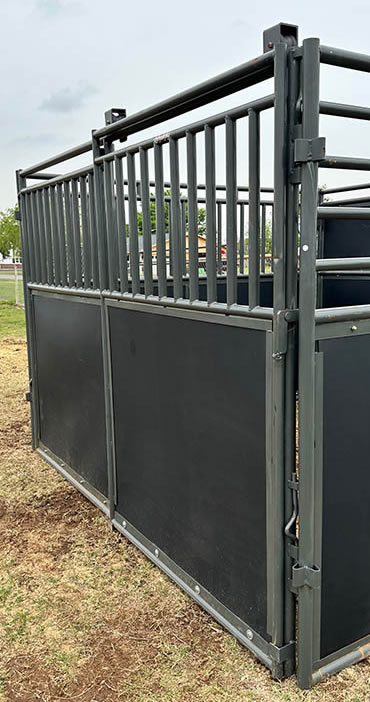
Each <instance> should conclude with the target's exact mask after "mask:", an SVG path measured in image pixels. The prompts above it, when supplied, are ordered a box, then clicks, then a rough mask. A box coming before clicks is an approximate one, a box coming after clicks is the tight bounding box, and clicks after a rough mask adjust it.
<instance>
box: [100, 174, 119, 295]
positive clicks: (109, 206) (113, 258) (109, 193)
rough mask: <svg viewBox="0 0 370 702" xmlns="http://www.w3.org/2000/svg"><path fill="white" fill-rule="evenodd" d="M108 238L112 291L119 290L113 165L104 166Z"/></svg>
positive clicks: (109, 278)
mask: <svg viewBox="0 0 370 702" xmlns="http://www.w3.org/2000/svg"><path fill="white" fill-rule="evenodd" d="M103 179H104V201H105V222H106V238H107V247H108V281H109V289H110V290H118V238H117V219H116V212H115V199H114V185H113V163H112V162H111V161H105V163H104V165H103Z"/></svg>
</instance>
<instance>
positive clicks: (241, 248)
mask: <svg viewBox="0 0 370 702" xmlns="http://www.w3.org/2000/svg"><path fill="white" fill-rule="evenodd" d="M239 227H240V230H239V271H240V273H241V274H243V273H244V205H243V204H240V205H239Z"/></svg>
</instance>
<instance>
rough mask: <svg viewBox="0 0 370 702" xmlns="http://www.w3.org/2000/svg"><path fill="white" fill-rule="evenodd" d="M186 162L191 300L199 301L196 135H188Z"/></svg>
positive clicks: (189, 133) (188, 133) (190, 133)
mask: <svg viewBox="0 0 370 702" xmlns="http://www.w3.org/2000/svg"><path fill="white" fill-rule="evenodd" d="M186 161H187V171H188V219H189V223H188V227H189V232H188V241H189V298H190V301H191V302H193V301H194V300H198V299H199V253H198V203H197V142H196V135H195V134H193V133H192V132H187V133H186Z"/></svg>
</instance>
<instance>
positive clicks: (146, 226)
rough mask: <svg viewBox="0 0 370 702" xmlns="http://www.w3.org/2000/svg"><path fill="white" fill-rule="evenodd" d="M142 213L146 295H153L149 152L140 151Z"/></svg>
mask: <svg viewBox="0 0 370 702" xmlns="http://www.w3.org/2000/svg"><path fill="white" fill-rule="evenodd" d="M139 153H140V182H141V211H142V218H143V219H142V222H143V246H144V293H145V295H153V268H152V231H151V221H150V200H149V198H150V192H149V166H148V151H147V150H146V149H142V148H141V149H140V152H139Z"/></svg>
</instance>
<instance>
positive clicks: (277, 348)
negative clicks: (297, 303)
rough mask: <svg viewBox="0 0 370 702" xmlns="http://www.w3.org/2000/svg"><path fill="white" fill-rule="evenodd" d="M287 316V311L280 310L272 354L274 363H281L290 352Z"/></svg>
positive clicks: (276, 322)
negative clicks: (288, 351)
mask: <svg viewBox="0 0 370 702" xmlns="http://www.w3.org/2000/svg"><path fill="white" fill-rule="evenodd" d="M285 314H286V310H280V311H279V312H278V313H277V315H276V321H275V329H274V331H275V334H274V351H273V354H272V358H273V359H274V361H281V360H282V359H283V357H284V355H285V354H286V352H287V350H288V322H287V320H286V319H285Z"/></svg>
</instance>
